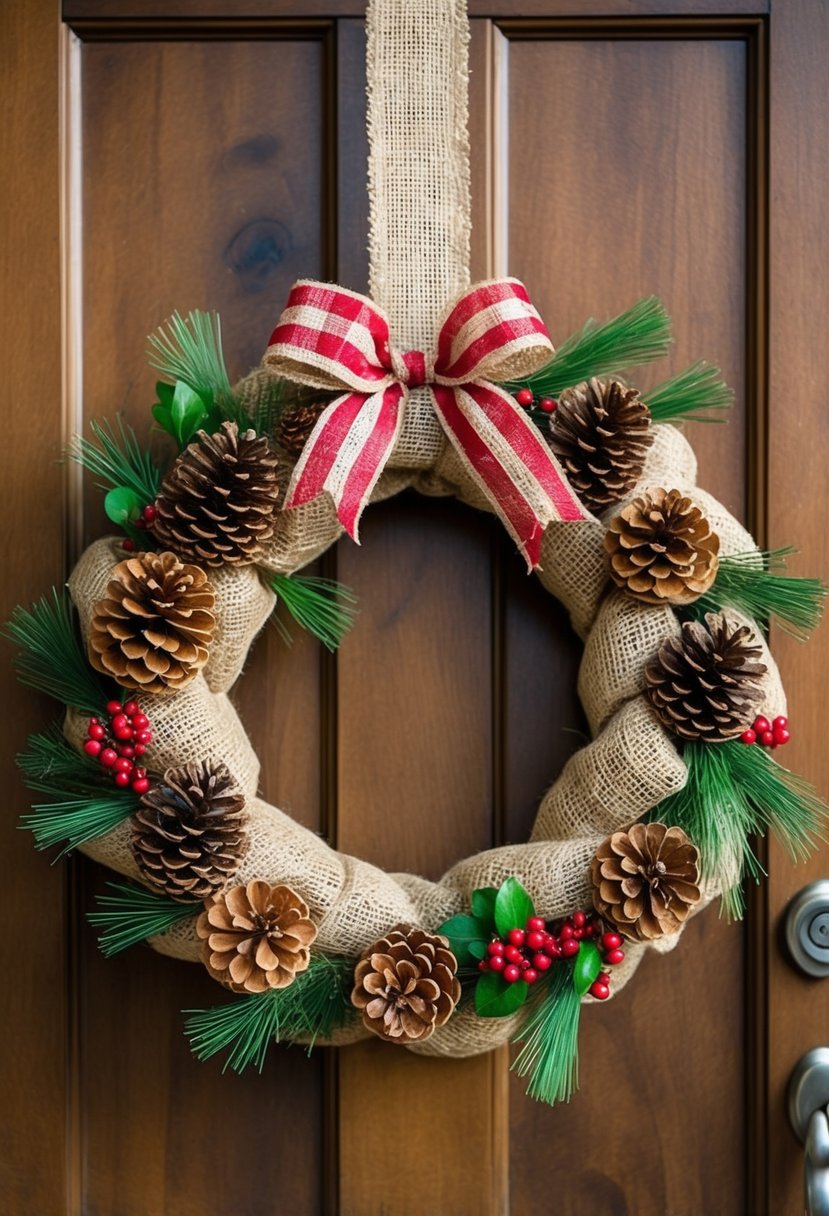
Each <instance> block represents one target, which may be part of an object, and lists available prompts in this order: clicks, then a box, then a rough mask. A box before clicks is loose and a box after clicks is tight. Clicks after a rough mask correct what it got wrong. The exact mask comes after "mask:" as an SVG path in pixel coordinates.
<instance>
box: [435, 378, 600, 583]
mask: <svg viewBox="0 0 829 1216" xmlns="http://www.w3.org/2000/svg"><path fill="white" fill-rule="evenodd" d="M432 394H433V396H434V400H435V410H436V412H437V415H438V417H439V419H440V421H441V424H442V426H443V429H444V430H445V431H446V434H447V435H448V437H449V439H450V441H451V443H452V444H453V446H454V448H455V450H456V451H457V453H458V456H459V457H460V459H461V461H462V463H463V465H464V467H465V468H466V469H467V471H468V472H469V473H470V474H471V475H472V477H474V479H475V481H476V483H477V484H478V486H479V487H480V488H481V490H483V492H484V494H486V496H487V498H488V499H489V501H490V502H491V503H492V505H493V507H494V509H495V511H496V512H497V513H498V515H499V516H500V518H501V519H502V521H503V523H504V526H505V527H506V529H507V531H508V532H509V534H510V535H511V536H512V538H513V539H514V540H515V542H516V544H517V545H518V547H519V549H520V550H521V551H522V553H523V554H524V556H525V557H526V559H527V565H528V568H529V569H532V568H533V567H534V566H537V565H538V563H539V560H540V558H541V538H542V537H543V535H544V529H545V528H546V526H547V524H548V523H551V522H552V521H553V520H577V519H585V518H586V512H585V510H584V507H582V505H581V503H580V502H579V500H578V498H577V497H576V495H575V492H574V491H573V490H572V489H571V487H570V486H569V484H568V482H567V479H566V478H565V476H564V474H563V472H562V471H561V468H560V467H559V465H558V462H557V461H556V459H555V457H554V456H553V454H552V452H550V450H549V448H548V447H547V445H546V444H545V443H544V441H543V440H542V438H541V436H540V435H539V434H538V431H537V430H536V429H535V427H534V426H533V424H532V423H531V422H530V421H529V420H528V419H527V418H526V416H525V415H524V414H523V413H521V411H520V410H519V409H518V407H517V406H516V404H515V402H514V401H513V399H512V397H510V396H509V394H508V393H505V392H504V391H503V390H502V389H500V388H498V387H497V386H496V385H494V384H490V383H488V382H486V381H476V382H475V383H473V384H466V385H463V386H462V387H458V388H447V387H444V386H442V385H433V386H432Z"/></svg>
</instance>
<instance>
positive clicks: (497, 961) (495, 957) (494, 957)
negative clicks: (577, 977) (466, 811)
mask: <svg viewBox="0 0 829 1216" xmlns="http://www.w3.org/2000/svg"><path fill="white" fill-rule="evenodd" d="M145 780H146V778H145ZM483 961H484V962H486V963H487V964H488V965H489V969H490V971H503V970H504V968H505V967H506V963H505V962H504V956H503V954H491V955H490V956H489V958H488V959H485V960H483Z"/></svg>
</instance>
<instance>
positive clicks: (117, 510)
mask: <svg viewBox="0 0 829 1216" xmlns="http://www.w3.org/2000/svg"><path fill="white" fill-rule="evenodd" d="M141 509H142V503H141V500H140V499H139V497H138V495H137V494H136V493H135V491H134V490H130V489H129V487H128V486H116V487H115V488H114V489H113V490H110V491H109V493H108V494H107V496H106V498H105V499H104V510H105V511H106V513H107V516H108V518H109V519H111V520H112V522H113V523H114V524H118V526H119V527H120V528H122V527H123V526H124V524H127V523H129V522H130V520H133V519H137V518H138V516H139V515H140V514H141Z"/></svg>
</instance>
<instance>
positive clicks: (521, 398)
mask: <svg viewBox="0 0 829 1216" xmlns="http://www.w3.org/2000/svg"><path fill="white" fill-rule="evenodd" d="M515 400H516V401H517V402H518V404H519V405H520V406H522V407H523V408H524V409H525V410H530V411H532V410H541V412H542V414H552V412H553V410H555V409H556V408H557V407H558V402H557V401H554V400H553V398H552V397H539V398H538V400H537V401H536V399H535V397H534V396H533V392H532V389H530V388H520V389H519V390H518V392H517V393H516V394H515Z"/></svg>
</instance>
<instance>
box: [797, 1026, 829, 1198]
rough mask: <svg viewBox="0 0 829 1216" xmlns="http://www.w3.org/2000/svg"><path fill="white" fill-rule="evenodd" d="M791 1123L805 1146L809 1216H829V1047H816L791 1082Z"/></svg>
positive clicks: (805, 1174)
mask: <svg viewBox="0 0 829 1216" xmlns="http://www.w3.org/2000/svg"><path fill="white" fill-rule="evenodd" d="M789 1121H790V1123H791V1125H792V1128H793V1129H794V1132H795V1135H796V1136H797V1138H798V1139H799V1140H800V1141H801V1142H802V1143H803V1145H804V1146H805V1149H806V1156H805V1161H804V1167H803V1170H804V1172H803V1183H804V1202H805V1205H806V1212H807V1216H829V1047H814V1048H813V1049H812V1050H811V1051H807V1052H806V1055H805V1056H803V1057H802V1058H801V1059H800V1060H798V1062H797V1064H796V1065H795V1067H794V1071H793V1072H792V1075H791V1077H790V1079H789Z"/></svg>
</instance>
